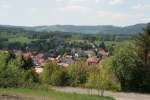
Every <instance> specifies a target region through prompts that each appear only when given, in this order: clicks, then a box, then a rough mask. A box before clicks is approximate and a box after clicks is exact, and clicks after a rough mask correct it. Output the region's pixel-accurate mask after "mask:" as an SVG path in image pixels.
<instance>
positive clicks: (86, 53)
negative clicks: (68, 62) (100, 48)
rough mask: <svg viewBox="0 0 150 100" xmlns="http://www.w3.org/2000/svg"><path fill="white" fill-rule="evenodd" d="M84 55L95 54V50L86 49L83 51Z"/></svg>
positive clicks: (90, 55) (91, 55)
mask: <svg viewBox="0 0 150 100" xmlns="http://www.w3.org/2000/svg"><path fill="white" fill-rule="evenodd" d="M82 54H83V55H87V56H88V57H93V56H95V52H94V51H93V50H85V51H83V52H82Z"/></svg>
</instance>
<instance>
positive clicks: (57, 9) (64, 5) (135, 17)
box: [0, 0, 150, 26]
mask: <svg viewBox="0 0 150 100" xmlns="http://www.w3.org/2000/svg"><path fill="white" fill-rule="evenodd" d="M148 22H150V0H0V24H3V25H17V26H38V25H56V24H57V25H58V24H59V25H116V26H127V25H133V24H138V23H148Z"/></svg>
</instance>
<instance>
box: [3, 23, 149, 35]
mask: <svg viewBox="0 0 150 100" xmlns="http://www.w3.org/2000/svg"><path fill="white" fill-rule="evenodd" d="M146 26H147V24H146V23H140V24H135V25H129V26H114V25H89V26H88V25H47V26H46V25H44V26H13V25H0V27H1V28H2V27H3V28H9V29H11V28H12V29H15V28H16V29H22V30H25V31H36V32H51V31H62V32H71V33H82V34H136V33H139V32H142V31H143V28H145V27H146Z"/></svg>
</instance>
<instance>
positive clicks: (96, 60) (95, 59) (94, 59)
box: [86, 57, 98, 63]
mask: <svg viewBox="0 0 150 100" xmlns="http://www.w3.org/2000/svg"><path fill="white" fill-rule="evenodd" d="M86 61H87V62H89V63H97V62H98V59H97V58H96V57H91V58H88V59H87V60H86Z"/></svg>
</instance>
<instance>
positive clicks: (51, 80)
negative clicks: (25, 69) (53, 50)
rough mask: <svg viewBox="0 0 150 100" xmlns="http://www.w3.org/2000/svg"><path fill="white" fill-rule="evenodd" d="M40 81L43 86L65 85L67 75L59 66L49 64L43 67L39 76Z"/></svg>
mask: <svg viewBox="0 0 150 100" xmlns="http://www.w3.org/2000/svg"><path fill="white" fill-rule="evenodd" d="M41 80H42V82H43V84H50V85H55V86H58V85H66V84H67V81H68V78H67V73H66V72H65V71H64V70H62V69H60V67H59V66H57V65H56V64H54V63H52V62H50V63H48V64H46V65H45V66H44V71H43V73H42V75H41Z"/></svg>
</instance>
